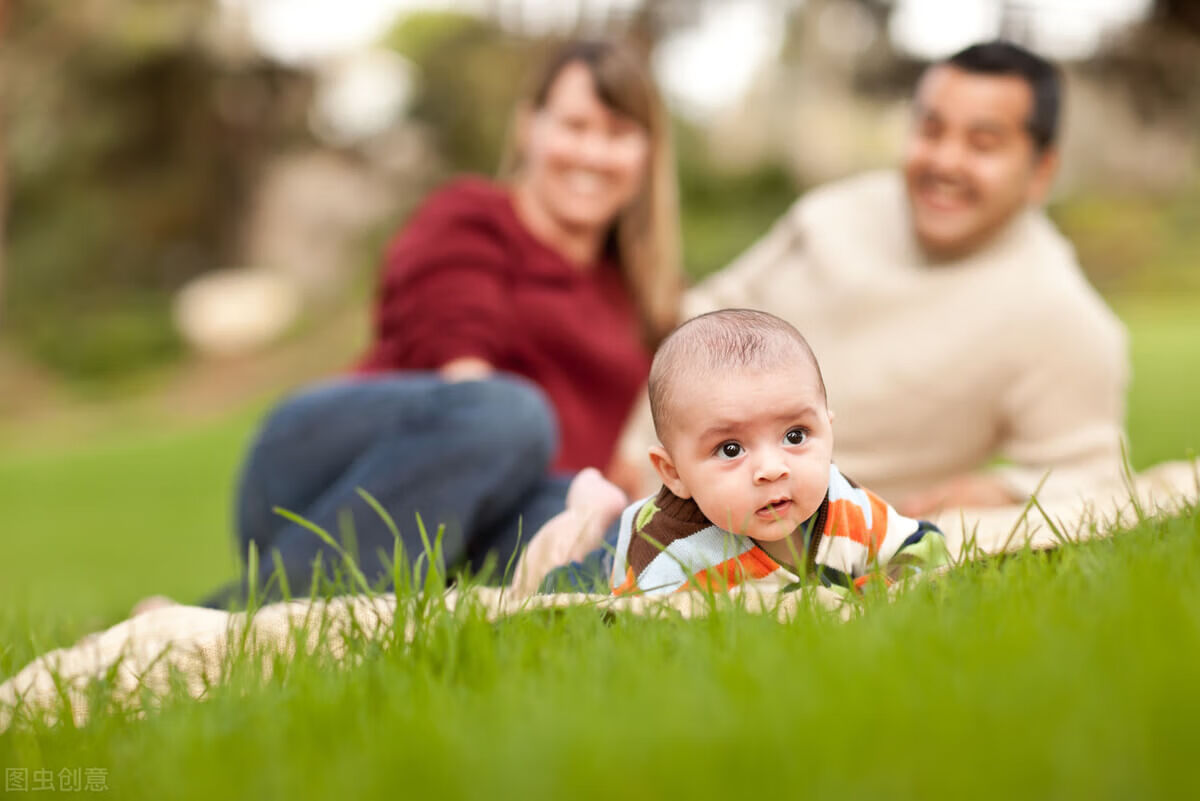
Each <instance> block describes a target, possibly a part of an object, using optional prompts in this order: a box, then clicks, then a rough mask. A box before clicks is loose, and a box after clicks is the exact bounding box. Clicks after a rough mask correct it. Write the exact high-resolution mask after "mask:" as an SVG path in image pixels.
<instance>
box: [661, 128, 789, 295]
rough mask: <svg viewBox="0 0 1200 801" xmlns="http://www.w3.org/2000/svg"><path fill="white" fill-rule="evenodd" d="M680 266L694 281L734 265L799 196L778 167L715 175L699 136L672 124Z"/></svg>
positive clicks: (786, 172)
mask: <svg viewBox="0 0 1200 801" xmlns="http://www.w3.org/2000/svg"><path fill="white" fill-rule="evenodd" d="M674 136H675V153H676V159H677V162H678V165H679V202H680V206H681V212H682V220H681V228H682V233H683V263H684V266H685V268H686V269H687V272H688V275H689V276H690V277H691V278H692V279H693V280H699V279H700V278H703V277H704V276H706V275H708V274H709V273H711V272H713V271H715V270H719V269H720V268H722V267H724V266H725V265H727V264H729V263H730V262H731V261H733V260H734V259H735V258H736V257H737V256H738V255H739V254H741V252H742V251H744V250H745V249H746V248H748V247H749V246H750V245H751V244H753V243H754V241H755V240H756V239H758V237H759V236H761V235H762V234H763V233H765V232H766V230H767V229H768V228H769V227H770V226H771V224H772V223H774V222H775V220H776V219H778V218H779V217H780V216H781V215H782V214H783V213H784V212H785V211H787V209H788V207H789V206H790V205H791V204H792V202H793V201H795V199H796V197H797V195H799V193H800V187H799V186H797V184H796V182H795V181H794V180H793V179H792V177H791V175H790V174H789V173H788V171H787V170H786V169H785V168H784V167H783V166H782V165H781V164H778V163H774V162H767V163H763V164H760V165H757V166H755V167H753V168H751V169H748V170H745V171H738V172H731V171H727V170H717V169H714V168H713V166H712V164H713V160H712V159H711V158H709V155H708V152H707V145H706V143H705V141H704V135H703V132H702V131H700V130H698V129H696V128H695V127H693V126H690V125H688V124H687V123H685V122H682V121H676V124H675V130H674Z"/></svg>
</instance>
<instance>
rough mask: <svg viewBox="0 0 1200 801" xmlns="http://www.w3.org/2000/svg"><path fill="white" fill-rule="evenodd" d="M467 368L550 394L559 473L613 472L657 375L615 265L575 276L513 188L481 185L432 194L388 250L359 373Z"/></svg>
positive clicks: (467, 182)
mask: <svg viewBox="0 0 1200 801" xmlns="http://www.w3.org/2000/svg"><path fill="white" fill-rule="evenodd" d="M463 356H476V357H479V358H481V359H486V360H487V361H488V362H490V363H491V364H492V365H493V366H495V367H496V368H497V369H499V370H505V371H508V372H512V373H516V374H518V375H522V376H525V377H526V378H528V379H530V380H532V381H533V382H534V383H536V384H537V385H539V386H540V387H541V388H542V389H543V390H544V391H545V393H546V395H547V396H548V397H549V398H550V402H551V403H552V404H553V406H554V409H555V411H556V412H557V413H558V422H559V430H560V434H561V442H562V444H561V447H560V449H559V453H558V456H557V458H556V460H555V463H554V468H555V469H558V470H578V469H580V468H583V467H588V466H594V467H598V468H600V469H604V468H605V467H607V466H608V463H609V461H610V459H611V458H612V455H613V448H614V446H615V445H616V440H617V436H618V435H619V433H620V430H621V427H622V426H623V424H624V422H625V418H626V416H627V415H628V414H629V412H630V410H631V408H632V406H633V401H634V398H635V396H636V394H637V392H638V390H639V389H641V387H642V386H643V384H644V383H645V381H646V377H647V375H648V374H649V370H650V354H649V352H648V351H647V349H646V348H645V346H644V345H643V343H642V340H641V336H640V330H639V325H638V319H637V314H636V311H635V308H634V304H633V299H632V298H631V297H630V295H629V291H628V289H627V287H626V285H625V281H624V278H623V277H622V276H621V273H620V269H619V267H618V266H617V265H616V263H614V262H613V261H612V260H609V259H606V260H603V261H601V262H599V263H597V264H594V265H591V266H590V267H588V268H586V269H584V268H580V267H578V266H576V265H573V264H571V263H570V262H568V261H567V260H566V259H564V258H563V257H562V256H561V255H559V254H558V253H557V252H556V251H554V250H551V249H550V248H549V247H547V246H546V245H544V244H542V243H541V242H539V241H538V240H537V239H535V238H534V237H533V235H532V234H531V233H529V231H528V230H526V228H525V227H524V226H523V225H522V224H521V222H520V221H519V220H518V218H517V215H516V212H515V211H514V210H513V205H512V202H511V200H510V196H509V193H508V190H507V189H506V188H504V187H502V186H500V185H497V184H495V183H492V182H490V181H486V180H484V179H481V178H461V179H458V180H455V181H453V182H451V183H449V184H447V185H446V186H445V187H443V188H442V189H440V190H438V191H437V192H435V193H434V194H433V195H431V196H430V197H429V198H428V199H427V200H426V201H425V203H424V204H423V205H422V206H421V207H420V208H419V209H418V210H417V211H416V213H415V214H414V215H413V216H412V218H411V219H410V220H409V222H408V224H407V225H406V226H405V227H404V228H403V229H402V230H401V231H400V233H399V234H398V235H397V236H396V238H395V239H394V240H393V241H392V243H391V245H390V246H389V247H388V251H387V263H386V267H385V269H384V273H383V277H382V282H381V288H380V292H379V298H378V303H377V306H376V309H375V341H374V343H373V344H372V346H371V348H370V350H369V352H368V353H367V355H366V357H365V358H364V359H363V361H362V362H361V364H360V370H363V371H366V372H376V371H383V370H403V369H413V370H431V369H436V368H438V367H441V366H442V365H444V364H446V363H447V362H449V361H452V360H453V359H456V358H459V357H463Z"/></svg>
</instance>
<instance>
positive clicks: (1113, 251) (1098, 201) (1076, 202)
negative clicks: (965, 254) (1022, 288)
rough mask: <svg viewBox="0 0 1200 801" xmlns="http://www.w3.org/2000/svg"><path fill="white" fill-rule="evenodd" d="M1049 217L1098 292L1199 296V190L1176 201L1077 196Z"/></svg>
mask: <svg viewBox="0 0 1200 801" xmlns="http://www.w3.org/2000/svg"><path fill="white" fill-rule="evenodd" d="M1050 214H1051V217H1052V218H1053V219H1054V221H1055V222H1056V223H1057V224H1058V225H1059V227H1060V228H1061V230H1062V232H1063V234H1064V235H1065V236H1066V237H1067V238H1068V239H1070V240H1071V242H1072V244H1074V245H1075V250H1076V252H1077V253H1078V255H1079V261H1080V264H1081V265H1082V266H1083V269H1084V271H1085V272H1086V273H1087V274H1088V276H1089V278H1091V280H1092V282H1093V283H1095V284H1096V286H1097V287H1099V288H1100V290H1101V291H1103V292H1105V293H1109V294H1116V293H1166V294H1170V293H1178V292H1196V291H1200V270H1197V269H1196V266H1197V265H1198V264H1200V185H1196V186H1193V188H1192V190H1191V191H1190V192H1188V193H1185V194H1182V195H1179V196H1177V197H1154V196H1148V195H1145V194H1114V195H1099V194H1089V195H1081V196H1077V197H1072V198H1068V199H1065V200H1063V201H1062V202H1059V203H1056V204H1055V205H1054V206H1053V207H1051V209H1050Z"/></svg>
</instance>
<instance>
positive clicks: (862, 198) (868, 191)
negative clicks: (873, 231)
mask: <svg viewBox="0 0 1200 801" xmlns="http://www.w3.org/2000/svg"><path fill="white" fill-rule="evenodd" d="M904 204H905V198H904V180H903V177H902V176H901V175H900V173H899V171H897V170H872V171H869V172H863V173H857V174H855V175H851V176H849V177H846V178H841V179H838V180H836V181H831V182H830V183H826V184H821V185H819V186H815V187H813V188H812V189H810V190H808V191H807V192H805V193H804V194H803V195H801V196H800V197H799V198H798V199H797V200H796V202H795V203H794V204H792V208H791V210H790V211H789V214H790V215H791V216H793V217H795V218H798V219H803V218H814V217H815V218H824V217H831V216H832V217H838V218H846V217H847V216H848V215H853V216H854V217H856V218H861V217H862V215H877V214H895V213H896V212H898V211H899V212H903V210H904V208H905V206H904Z"/></svg>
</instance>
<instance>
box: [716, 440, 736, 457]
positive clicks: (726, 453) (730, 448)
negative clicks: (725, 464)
mask: <svg viewBox="0 0 1200 801" xmlns="http://www.w3.org/2000/svg"><path fill="white" fill-rule="evenodd" d="M741 455H742V446H741V445H739V444H738V443H736V442H722V443H721V444H720V445H718V446H717V456H718V457H720V458H722V459H736V458H738V457H739V456H741Z"/></svg>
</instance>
